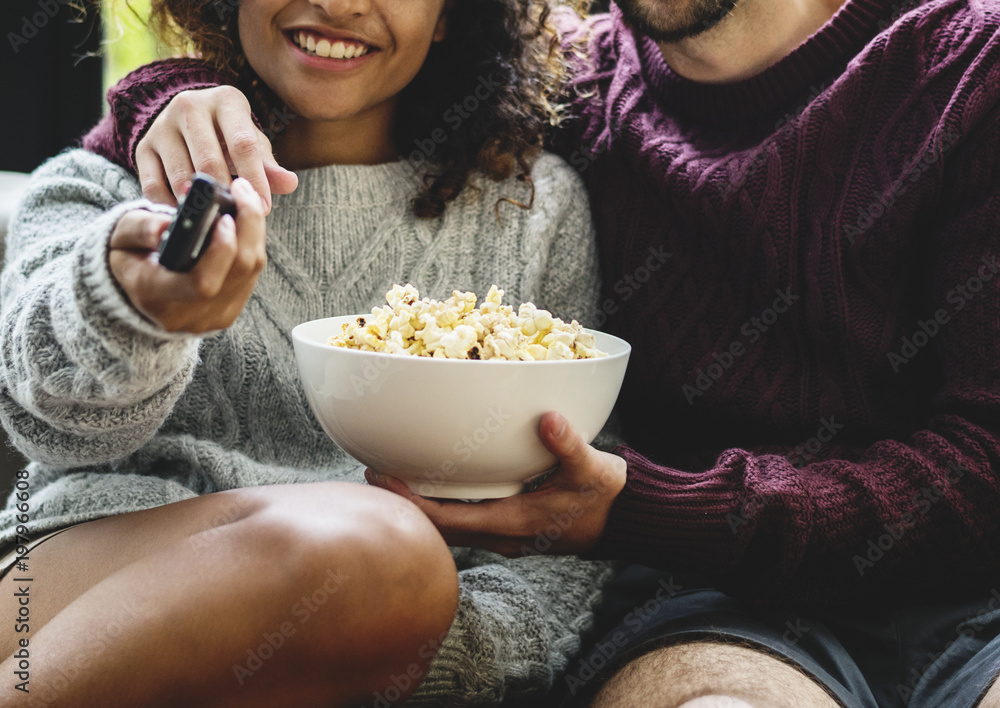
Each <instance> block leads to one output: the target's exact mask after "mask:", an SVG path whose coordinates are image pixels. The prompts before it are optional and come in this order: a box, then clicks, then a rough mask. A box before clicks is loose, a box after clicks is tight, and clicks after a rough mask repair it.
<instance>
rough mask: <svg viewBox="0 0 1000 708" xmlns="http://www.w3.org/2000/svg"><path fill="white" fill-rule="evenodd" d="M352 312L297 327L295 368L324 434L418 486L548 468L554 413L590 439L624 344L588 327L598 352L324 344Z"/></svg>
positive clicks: (502, 486) (475, 494) (514, 485)
mask: <svg viewBox="0 0 1000 708" xmlns="http://www.w3.org/2000/svg"><path fill="white" fill-rule="evenodd" d="M357 317H358V316H357V315H348V316H344V317H330V318H327V319H322V320H314V321H312V322H305V323H303V324H300V325H299V326H298V327H296V328H295V329H293V330H292V341H293V343H294V346H295V358H296V361H297V363H298V368H299V376H300V378H301V380H302V385H303V387H304V388H305V392H306V395H307V396H308V398H309V404H310V405H311V406H312V409H313V413H314V414H315V415H316V418H317V419H318V420H319V422H320V424H321V425H322V426H323V429H324V430H325V431H326V432H327V434H328V435H329V436H330V437H331V438H332V439H333V440H334V442H336V443H337V444H338V445H340V446H341V447H342V448H344V450H346V451H347V452H348V453H349V454H350V455H352V456H353V457H355V458H356V459H358V460H359V461H361V462H363V463H364V464H366V465H367V466H369V467H371V468H372V469H374V470H378V471H379V472H383V473H386V474H391V475H393V476H396V477H399V478H400V479H402V480H403V481H405V482H406V483H407V484H408V485H409V487H410V488H411V489H412V490H413V491H414V492H416V493H417V494H421V495H423V496H428V497H443V498H450V499H490V498H497V497H505V496H510V495H512V494H517V493H518V492H520V491H521V490H522V489H523V488H524V483H525V482H526V481H528V480H530V479H531V478H533V477H536V476H538V475H539V474H542V473H544V472H546V471H548V470H550V469H552V467H554V466H555V464H556V459H555V457H554V456H553V455H552V454H551V453H550V452H549V451H548V450H546V449H545V447H544V446H543V445H542V443H541V441H540V440H539V438H538V422H539V420H540V419H541V416H542V414H544V413H545V412H546V411H558V412H559V413H562V414H563V415H564V416H566V418H567V419H568V420H569V422H570V423H571V424H572V425H573V426H574V427H575V428H576V429H577V430H579V431H580V432H581V433H582V434H583V436H584V437H586V439H587V440H588V441H590V440H593V439H594V438H595V437H596V436H597V434H598V433H599V432H600V430H601V428H602V427H603V426H604V423H605V422H606V421H607V419H608V416H609V415H610V414H611V409H612V408H613V407H614V404H615V400H616V399H617V398H618V391H619V389H620V388H621V385H622V380H623V378H624V377H625V367H626V366H627V364H628V357H629V352H630V351H631V347H630V346H629V345H628V343H627V342H625V341H623V340H621V339H618V338H617V337H613V336H611V335H609V334H604V333H603V332H594V336H595V337H596V338H597V348H598V349H601V350H603V351H605V352H607V353H608V356H607V357H602V358H600V359H579V360H573V361H469V360H457V359H432V358H428V357H417V356H405V355H391V354H381V353H375V352H363V351H358V350H355V349H344V348H342V347H333V346H330V345H328V344H327V341H328V340H329V338H330V337H331V336H332V335H334V334H335V333H337V332H339V331H340V326H341V324H343V323H344V322H351V321H354V320H355V319H356V318H357Z"/></svg>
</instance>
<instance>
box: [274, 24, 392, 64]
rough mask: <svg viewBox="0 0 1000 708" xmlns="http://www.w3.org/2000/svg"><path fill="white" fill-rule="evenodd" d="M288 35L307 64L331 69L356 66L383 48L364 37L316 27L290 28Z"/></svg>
mask: <svg viewBox="0 0 1000 708" xmlns="http://www.w3.org/2000/svg"><path fill="white" fill-rule="evenodd" d="M285 36H286V37H287V38H288V40H289V42H290V43H291V44H292V46H293V47H294V51H295V53H296V55H297V56H298V57H300V58H301V61H302V63H303V64H305V65H306V66H309V67H314V68H318V69H324V70H327V71H348V70H350V69H354V68H356V67H359V66H361V65H362V64H364V63H366V59H368V58H370V57H372V56H373V55H374V54H376V53H378V52H379V51H381V50H380V49H379V48H378V47H376V46H374V45H372V44H369V43H368V42H365V41H363V40H360V39H357V38H353V37H348V36H345V35H343V34H341V33H339V32H330V31H322V30H317V29H314V28H310V29H292V30H288V31H287V32H286V33H285Z"/></svg>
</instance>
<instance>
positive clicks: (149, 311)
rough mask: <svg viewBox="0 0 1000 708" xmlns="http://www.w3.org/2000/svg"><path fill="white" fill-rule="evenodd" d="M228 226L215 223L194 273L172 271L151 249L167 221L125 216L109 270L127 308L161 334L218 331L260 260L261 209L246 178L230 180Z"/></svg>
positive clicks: (231, 316) (245, 295)
mask: <svg viewBox="0 0 1000 708" xmlns="http://www.w3.org/2000/svg"><path fill="white" fill-rule="evenodd" d="M232 193H233V199H234V200H235V202H236V219H235V221H234V220H233V218H232V217H231V216H229V215H228V214H227V215H225V216H223V217H222V218H220V219H219V222H218V224H216V227H215V230H214V231H213V232H212V235H211V242H210V243H209V245H208V247H207V248H206V249H205V253H204V255H203V256H202V257H201V259H200V260H199V261H198V263H197V264H196V265H195V267H194V268H192V269H191V270H190V271H189V272H187V273H175V272H173V271H169V270H167V269H166V268H164V267H162V266H161V265H160V264H159V260H158V258H157V257H156V252H157V250H158V249H159V245H160V238H161V237H162V235H163V232H164V231H165V230H166V229H167V227H168V226H169V225H170V217H169V216H167V215H165V214H154V213H153V212H151V211H146V210H144V209H136V210H134V211H130V212H126V213H125V214H124V215H123V216H122V217H121V219H119V220H118V224H117V225H116V226H115V230H114V231H113V232H112V234H111V240H110V242H109V253H108V261H109V263H110V265H111V273H112V275H113V276H114V277H115V279H116V280H117V281H118V283H119V284H120V285H121V287H122V290H124V291H125V294H126V296H127V297H128V299H129V300H130V301H131V303H132V305H133V306H134V307H135V308H136V309H137V310H138V311H139V312H140V313H142V314H143V315H144V316H145V317H146V318H147V319H149V320H151V321H153V322H156V323H158V324H159V325H160V326H161V327H163V328H164V329H166V330H167V331H168V332H191V333H193V334H203V333H205V332H208V331H211V330H219V329H226V328H227V327H229V326H230V325H231V324H232V323H233V322H235V321H236V318H237V317H239V314H240V313H241V312H242V311H243V306H244V305H245V304H246V302H247V300H248V299H249V298H250V293H252V292H253V289H254V286H255V285H256V283H257V277H258V276H259V275H260V272H261V271H262V270H263V269H264V266H265V264H266V263H267V253H266V252H265V249H264V235H265V228H264V207H263V206H262V205H261V203H260V199H259V198H258V197H257V195H256V194H255V193H254V190H253V187H251V186H250V183H249V182H247V181H246V180H242V179H237V180H236V181H235V182H233V190H232Z"/></svg>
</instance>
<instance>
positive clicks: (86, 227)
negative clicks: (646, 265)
mask: <svg viewBox="0 0 1000 708" xmlns="http://www.w3.org/2000/svg"><path fill="white" fill-rule="evenodd" d="M418 179H419V176H418V175H415V174H414V172H413V170H412V169H411V168H410V167H409V166H408V165H407V164H406V163H402V162H400V163H392V164H385V165H376V166H329V167H322V168H317V169H310V170H304V171H302V172H300V173H299V180H300V181H299V187H298V189H297V190H296V191H295V192H294V193H293V194H291V195H287V196H277V197H275V199H274V208H273V211H272V212H271V214H270V215H269V216H268V219H267V233H268V236H267V252H268V258H269V261H268V266H267V268H266V269H265V271H264V272H263V274H262V275H261V277H260V279H259V281H258V283H257V286H256V289H255V291H254V293H253V295H252V297H251V298H250V301H249V302H248V304H247V306H246V308H245V310H244V311H243V313H242V315H241V316H240V317H239V318H238V320H237V321H236V322H235V324H234V325H233V326H232V327H231V328H229V329H228V330H226V331H225V332H222V333H219V334H216V335H215V336H211V337H207V338H198V337H194V336H190V335H183V334H179V335H171V334H167V333H165V332H164V331H162V330H161V329H159V328H158V327H156V326H153V325H151V324H150V323H148V322H147V321H145V320H144V319H143V318H142V317H140V316H139V315H138V314H137V312H136V311H135V310H134V309H133V308H132V307H131V305H130V304H129V303H128V302H127V300H125V299H124V297H123V295H122V293H121V291H120V290H119V289H118V287H117V286H116V284H115V282H114V280H113V278H112V277H111V275H110V271H109V269H108V265H107V241H108V237H109V235H110V233H111V231H112V229H113V227H114V225H115V223H116V222H117V220H118V218H119V217H120V216H121V215H122V214H123V213H124V212H125V211H128V210H130V209H135V208H137V207H142V208H147V209H151V210H162V209H163V207H159V206H156V205H153V204H151V203H149V202H148V201H146V200H144V199H143V198H142V194H141V190H140V188H139V184H138V182H137V180H136V179H135V177H134V176H132V175H131V174H129V173H128V172H126V171H124V170H122V169H120V168H119V167H116V166H115V165H113V164H112V163H110V162H108V161H106V160H104V159H103V158H101V157H98V156H96V155H93V154H90V153H87V152H84V151H82V150H74V151H69V152H66V153H63V154H62V155H60V156H58V157H56V158H54V159H52V160H50V161H49V162H48V163H46V164H45V165H43V166H42V167H40V168H39V169H38V170H37V171H36V172H35V174H34V176H33V178H32V184H31V186H30V188H29V191H28V194H27V196H26V199H25V201H24V202H23V204H22V207H21V208H20V209H19V211H18V214H17V215H16V216H15V218H14V219H13V221H12V223H11V227H10V233H9V235H8V244H7V262H6V265H5V268H4V270H3V275H2V279H0V303H2V311H0V322H2V328H3V345H2V360H0V419H2V422H3V425H4V426H5V427H6V429H7V431H8V432H9V434H10V437H11V439H12V440H13V442H14V444H15V445H16V446H17V447H18V448H19V449H20V450H21V451H22V452H23V453H24V454H25V455H26V456H27V457H28V458H29V459H31V460H32V461H33V462H32V463H31V465H30V467H29V469H30V494H31V497H30V505H31V529H32V532H33V533H41V532H44V531H48V530H52V529H56V528H60V527H63V526H66V525H68V524H72V523H76V522H81V521H85V520H90V519H96V518H100V517H104V516H109V515H113V514H121V513H124V512H130V511H136V510H139V509H147V508H150V507H155V506H159V505H162V504H167V503H170V502H175V501H179V500H182V499H187V498H190V497H194V496H196V495H200V494H208V493H211V492H216V491H219V490H224V489H232V488H237V487H246V486H253V485H266V484H287V483H296V482H314V481H320V480H343V481H348V482H361V481H362V476H361V475H362V471H363V468H362V467H361V465H360V464H359V463H358V462H357V461H355V460H353V459H352V458H350V457H349V456H348V455H347V454H346V453H344V452H343V451H342V450H340V449H339V448H338V447H337V446H336V445H334V443H333V442H332V441H331V440H330V439H329V438H328V437H327V436H326V435H325V434H324V433H323V431H322V430H321V428H320V427H319V425H318V423H317V422H316V421H315V419H314V418H313V416H312V414H311V412H310V410H309V407H308V404H307V402H306V399H305V395H304V392H303V391H302V389H301V387H300V384H299V381H298V375H297V371H296V367H295V361H294V357H293V353H292V344H291V339H290V335H289V332H290V330H291V329H292V327H293V326H295V325H296V324H298V323H300V322H303V321H306V320H311V319H316V318H320V317H328V316H332V315H336V314H353V313H360V312H366V311H368V310H369V309H370V308H371V307H373V306H375V305H379V304H382V303H383V301H384V296H385V293H386V292H387V291H388V290H389V288H390V287H391V286H392V285H393V284H394V283H406V282H411V283H413V284H414V285H415V286H416V287H417V288H418V289H419V290H420V292H421V294H422V295H428V296H432V297H437V298H441V297H447V296H448V295H450V293H451V291H452V290H453V289H462V290H473V291H475V292H477V293H478V294H480V295H483V294H485V293H486V291H487V289H488V288H489V286H490V285H491V284H493V283H496V284H497V285H499V286H500V287H502V288H504V289H505V290H506V293H507V297H506V301H507V302H509V303H513V304H515V305H516V304H517V303H519V302H522V301H533V302H535V303H537V304H538V305H540V306H543V307H546V308H549V309H551V310H552V311H553V313H554V314H556V315H557V316H561V317H563V318H570V317H573V318H577V319H579V320H580V321H581V322H583V323H587V322H588V321H589V320H592V319H593V315H594V313H595V312H596V302H597V295H598V290H597V283H598V271H597V264H596V250H595V245H594V234H593V229H592V224H591V220H590V213H589V210H588V207H587V197H586V194H585V192H584V190H583V188H582V185H581V184H580V181H579V179H578V178H577V176H576V175H575V173H574V172H573V171H572V170H571V169H570V168H569V167H568V166H567V165H566V164H565V163H563V162H562V161H561V160H560V159H559V158H557V157H554V156H552V155H548V154H544V155H542V156H541V157H540V158H539V159H538V160H537V163H536V164H535V166H534V169H533V179H534V183H535V187H536V194H535V201H534V206H533V208H532V209H530V210H524V209H521V208H519V207H516V206H513V205H511V204H509V203H500V204H499V205H498V201H499V200H501V199H503V198H506V197H509V198H513V199H516V200H517V201H520V202H525V203H526V202H527V201H528V199H529V197H530V194H529V189H528V187H527V186H526V185H525V184H524V183H522V182H518V181H517V180H513V179H512V180H508V181H507V182H505V183H502V184H497V183H495V182H492V181H489V180H485V179H482V180H478V181H477V183H476V187H475V188H470V189H467V190H466V192H465V193H464V194H463V195H462V196H461V197H460V199H459V200H458V202H456V203H454V204H453V205H452V206H450V208H449V209H448V210H447V212H446V213H445V215H444V216H443V217H442V218H440V219H436V220H430V221H428V220H418V219H416V218H415V217H414V216H413V215H412V212H411V209H410V201H411V199H412V198H413V196H414V195H415V193H416V188H417V180H418ZM497 207H498V208H499V213H500V216H501V220H500V221H498V219H497V215H496V211H495V209H496V208H497ZM14 528H15V517H14V500H13V497H12V498H11V499H10V500H8V504H7V508H6V510H5V511H3V512H0V547H3V545H4V544H9V543H10V542H11V540H12V538H13V536H14ZM454 554H455V558H456V562H457V564H458V567H459V572H460V585H461V593H460V602H459V608H458V613H457V616H456V619H455V622H454V624H453V626H452V628H451V631H450V633H449V635H448V637H447V639H446V641H445V643H444V646H443V647H442V649H441V650H440V652H439V653H438V656H437V658H436V659H435V661H434V663H433V665H432V667H431V670H430V672H429V674H428V676H427V677H426V679H425V680H424V683H423V685H422V687H421V689H420V691H419V693H418V694H417V696H415V697H414V699H413V701H412V704H414V705H440V706H451V705H468V704H475V705H491V704H497V703H500V702H501V701H504V700H508V701H510V700H511V699H513V700H516V699H517V697H518V696H523V695H525V694H526V693H529V692H533V691H537V690H540V689H543V688H545V687H546V686H548V685H549V684H550V683H551V682H552V681H553V679H554V676H555V674H556V673H557V672H559V671H560V670H562V669H563V668H565V666H566V664H567V662H568V660H569V658H570V657H571V656H572V655H573V653H574V652H576V651H577V650H578V649H579V645H580V639H579V636H580V633H581V631H583V630H584V629H586V628H587V627H588V626H589V623H590V622H591V618H592V610H593V608H594V605H595V604H596V602H597V600H598V598H599V595H600V587H601V584H602V582H603V581H604V580H605V579H606V578H607V575H608V573H609V568H608V566H607V564H604V563H591V562H585V561H582V560H580V559H577V558H543V557H532V558H522V559H517V560H505V559H503V558H501V557H500V556H497V555H494V554H491V553H487V552H484V551H472V550H469V549H455V550H454Z"/></svg>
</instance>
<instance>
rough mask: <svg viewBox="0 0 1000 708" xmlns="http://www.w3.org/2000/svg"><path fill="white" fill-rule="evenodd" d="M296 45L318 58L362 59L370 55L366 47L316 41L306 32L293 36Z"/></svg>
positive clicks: (321, 39) (325, 40)
mask: <svg viewBox="0 0 1000 708" xmlns="http://www.w3.org/2000/svg"><path fill="white" fill-rule="evenodd" d="M293 39H294V40H295V43H296V44H297V45H299V47H300V48H301V49H304V50H306V51H308V52H311V53H314V54H315V55H316V56H320V57H328V58H333V59H354V58H356V57H362V56H364V55H365V54H367V53H368V50H369V49H370V47H367V46H364V45H356V44H347V43H345V42H331V41H330V40H328V39H323V38H320V39H318V40H317V39H316V37H315V36H314V35H311V34H307V33H306V32H296V33H295V34H294V35H293Z"/></svg>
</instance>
